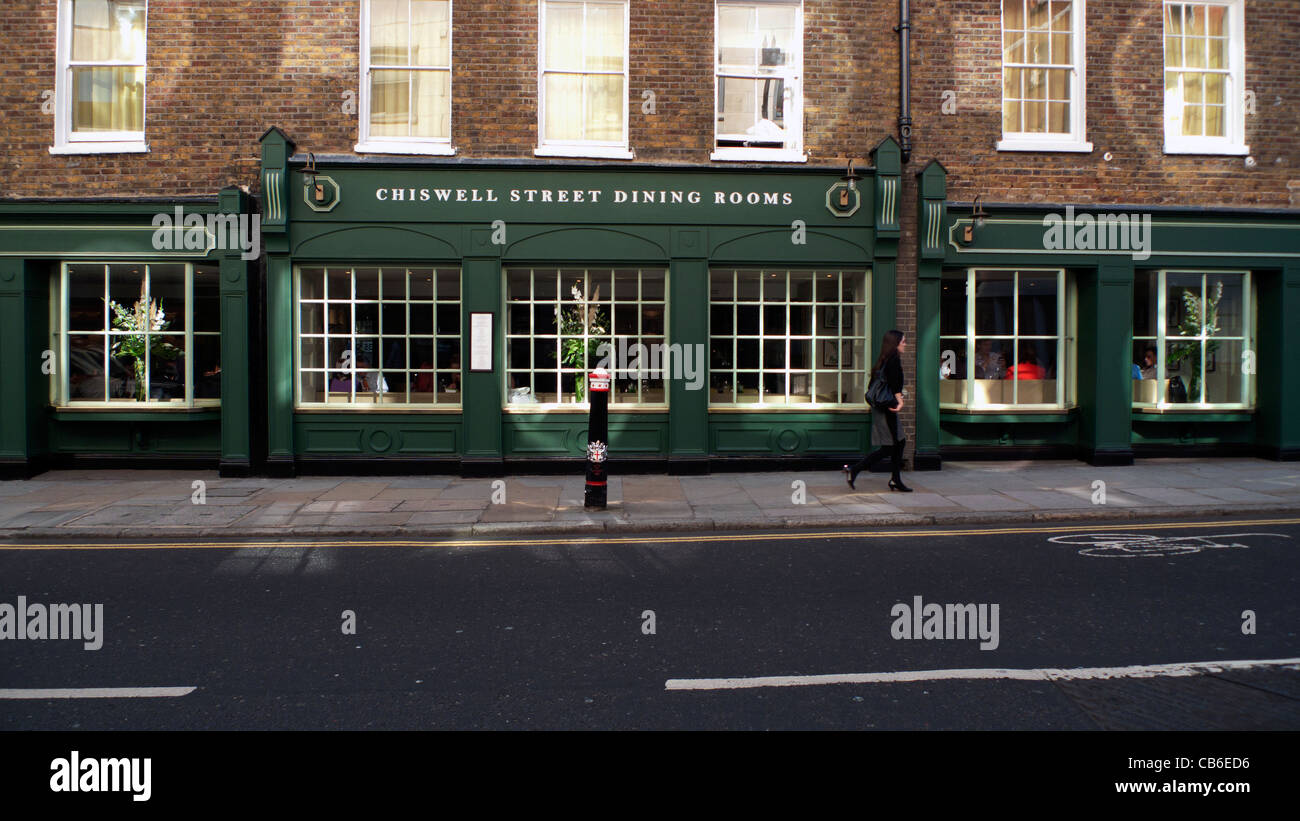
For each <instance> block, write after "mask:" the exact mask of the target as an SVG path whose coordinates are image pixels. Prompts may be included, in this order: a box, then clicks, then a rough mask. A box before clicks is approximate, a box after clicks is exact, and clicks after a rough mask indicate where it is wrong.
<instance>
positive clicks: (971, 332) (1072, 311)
mask: <svg viewBox="0 0 1300 821" xmlns="http://www.w3.org/2000/svg"><path fill="white" fill-rule="evenodd" d="M980 271H1001V272H1009V273H1013V274H1015V277H1014V278H1013V279H1012V282H1013V287H1012V292H1011V293H1012V303H1011V321H1012V325H1011V333H1010V334H977V332H976V328H975V317H976V312H975V297H976V294H975V283H976V276H977V272H980ZM961 273H962V274H963V275H964V276H965V281H966V334H965V336H964V337H958V338H960V339H962V340H963V345H964V350H965V356H966V378H965V379H962V380H959V381H962V382H965V383H966V384H965V385H963V386H962V387H963V388H964V391H963V394H962V399H961V401H960V402H940V403H939V408H940V410H958V411H962V412H968V413H1020V412H1022V411H1064V410H1068V409H1070V408H1072V407H1074V406H1075V389H1074V388H1075V383H1076V380H1077V374H1078V368H1077V367H1076V366H1077V361H1076V360H1077V357H1076V335H1077V332H1078V325H1077V316H1076V311H1077V305H1078V298H1077V291H1076V288H1077V285H1076V282H1075V278H1074V277H1072V276H1070V275H1068V274H1067V273H1066V270H1065V269H1064V268H999V267H996V266H991V265H983V266H978V267H975V268H967V269H965V270H964V271H961ZM1021 274H1030V275H1043V274H1055V275H1056V362H1057V366H1056V378H1055V380H1054V381H1055V382H1056V401H1054V402H1042V403H1033V404H1027V403H1017V402H1015V401H1012V402H1010V403H989V404H984V405H980V404H976V403H975V382H976V381H977V380H976V378H975V348H976V338H977V337H978V338H979V339H990V338H992V339H1002V340H1010V341H1011V342H1012V343H1013V345H1014V344H1017V343H1018V342H1019V341H1020V340H1021V339H1042V336H1034V335H1030V334H1021V333H1020V275H1021ZM953 339H954V336H953V335H949V334H942V335H941V337H940V341H939V348H940V351H943V350H944V349H945V348H947V346H948V345H950V344H951V343H952V340H953ZM1014 364H1015V363H1014V362H1013V363H1011V365H1014ZM1009 367H1010V366H1009ZM978 381H990V380H978ZM991 381H1006V382H1010V383H1011V384H1012V385H1013V388H1012V391H1013V393H1012V396H1013V399H1014V398H1018V397H1019V395H1020V382H1021V381H1022V380H1020V379H1019V378H1016V379H1006V380H991ZM1023 381H1030V380H1023Z"/></svg>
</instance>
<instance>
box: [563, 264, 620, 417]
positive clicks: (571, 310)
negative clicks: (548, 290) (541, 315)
mask: <svg viewBox="0 0 1300 821" xmlns="http://www.w3.org/2000/svg"><path fill="white" fill-rule="evenodd" d="M570 293H571V294H572V295H573V299H574V301H575V302H577V304H576V305H571V306H569V307H567V308H565V309H564V310H562V311H558V312H559V315H560V361H561V362H562V363H564V364H565V365H567V366H569V367H570V368H574V369H576V370H577V371H578V373H577V375H576V379H575V392H576V395H577V401H579V402H581V401H583V397H584V396H585V395H586V393H587V362H588V361H589V360H590V359H592V358H594V357H595V356H596V351H597V349H598V348H599V347H600V343H601V337H603V336H605V334H607V333H609V319H608V318H607V317H606V316H605V310H604V309H603V308H601V307H600V306H599V305H594V304H591V303H594V302H597V301H598V300H599V299H600V286H596V290H595V292H593V293H592V296H591V300H590V301H588V300H587V298H586V297H585V296H583V294H582V291H581V289H579V288H578V286H577V285H574V286H573V288H572V289H571V290H570ZM557 310H558V309H557Z"/></svg>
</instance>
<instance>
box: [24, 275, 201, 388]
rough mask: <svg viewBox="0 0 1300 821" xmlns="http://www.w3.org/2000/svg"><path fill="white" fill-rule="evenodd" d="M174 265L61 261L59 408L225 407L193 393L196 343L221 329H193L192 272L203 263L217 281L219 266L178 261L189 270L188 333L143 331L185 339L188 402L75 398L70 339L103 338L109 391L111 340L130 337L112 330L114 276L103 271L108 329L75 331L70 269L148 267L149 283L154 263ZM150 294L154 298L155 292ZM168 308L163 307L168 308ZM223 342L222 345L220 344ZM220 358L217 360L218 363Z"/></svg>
mask: <svg viewBox="0 0 1300 821" xmlns="http://www.w3.org/2000/svg"><path fill="white" fill-rule="evenodd" d="M176 264H178V263H175V262H165V263H164V262H157V261H155V262H134V261H131V260H126V261H121V260H106V261H99V260H78V261H76V262H63V263H60V265H59V271H58V274H57V277H58V279H57V280H54V283H55V284H56V285H57V286H58V291H57V302H56V304H55V306H54V310H55V311H56V313H55V319H56V320H57V325H55V326H54V333H55V335H56V340H57V350H58V352H59V363H58V364H59V368H60V369H61V371H60V373H62V376H61V377H59V378H58V379H56V380H53V384H52V385H51V397H50V398H51V401H52V404H54V405H55V406H56V407H58V408H60V409H64V410H115V411H130V412H133V413H134V412H136V411H148V412H165V411H169V410H181V409H193V408H219V407H221V398H220V397H215V398H214V397H197V396H195V395H194V393H195V389H196V387H197V383H196V380H195V373H194V359H195V356H196V355H197V353H198V347H197V345H196V344H195V338H196V337H201V336H203V337H216V338H218V339H220V337H221V331H220V330H216V331H196V330H195V329H194V317H195V311H194V307H195V306H194V276H195V274H194V269H195V268H197V267H199V266H200V265H204V266H205V267H208V268H212V269H214V273H213V279H214V280H215V279H218V277H219V276H220V274H219V272H218V271H217V270H216V269H217V267H218V266H217V265H215V264H213V263H193V262H186V263H179V264H182V265H183V266H184V268H185V330H183V331H145V332H144V333H145V334H146V335H148V336H173V337H175V336H179V337H184V338H185V353H184V356H185V398H184V399H183V400H181V401H173V400H162V399H153V398H152V397H150V398H146V399H145V400H144V401H143V402H139V401H135V400H133V399H126V398H118V399H109V398H105V399H103V400H94V399H73V398H72V386H71V383H70V380H71V378H72V367H71V364H72V363H71V359H72V337H73V336H93V335H96V334H100V333H102V334H103V337H104V362H105V366H106V367H105V369H104V379H105V387H106V388H107V386H108V384H109V380H110V379H111V371H110V370H109V369H108V367H107V363H108V359H109V356H110V351H111V348H112V343H111V340H112V338H113V337H114V336H127V335H129V332H127V331H116V330H113V320H112V316H111V311H110V309H109V307H108V299H109V296H110V293H109V292H110V289H111V288H112V283H111V281H110V277H111V274H108V272H107V270H106V271H105V277H104V294H103V300H104V331H102V332H100V331H84V330H83V331H73V330H72V329H71V327H70V326H71V324H72V322H71V313H72V308H71V304H72V291H71V288H70V286H69V284H68V268H69V266H72V265H103V266H105V267H106V268H109V267H112V266H117V265H139V266H140V267H142V268H144V270H145V273H144V277H145V281H146V282H148V281H149V277H150V273H149V266H151V265H168V266H172V265H176ZM151 296H152V294H151ZM218 304H220V300H218ZM165 307H166V306H164V309H165ZM220 322H221V318H220V317H217V324H218V328H219V327H220ZM218 344H219V343H218ZM151 350H152V349H151V348H147V349H146V350H145V374H146V375H147V376H151V375H152V362H151V358H152V357H151ZM219 362H220V360H219V359H218V363H219Z"/></svg>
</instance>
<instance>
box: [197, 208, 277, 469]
mask: <svg viewBox="0 0 1300 821" xmlns="http://www.w3.org/2000/svg"><path fill="white" fill-rule="evenodd" d="M217 203H218V210H219V211H220V212H221V213H222V214H235V215H239V214H248V213H249V211H251V210H252V209H251V208H249V207H248V205H249V203H248V200H247V197H246V196H245V194H244V192H242V191H240V190H239V189H238V188H235V187H230V188H225V189H222V191H221V193H220V194H219V195H218V197H217ZM254 216H255V215H254ZM255 250H256V251H258V252H259V253H260V251H261V249H260V248H258V249H255ZM240 256H241V255H240V253H239V250H238V249H234V250H229V251H226V252H225V254H223V255H222V257H221V463H220V472H221V475H222V476H247V475H249V473H250V472H251V471H252V457H251V454H252V448H251V447H250V443H251V432H250V431H251V424H250V423H251V421H252V420H251V417H250V405H249V384H250V378H251V373H250V371H249V361H248V342H249V339H250V337H251V330H252V329H251V328H250V327H249V322H248V318H249V305H248V261H247V260H244V259H241V258H240ZM196 376H197V375H196Z"/></svg>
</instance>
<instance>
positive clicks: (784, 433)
mask: <svg viewBox="0 0 1300 821" xmlns="http://www.w3.org/2000/svg"><path fill="white" fill-rule="evenodd" d="M870 424H871V421H870V414H868V413H866V412H863V413H861V414H857V413H815V412H808V413H784V412H775V413H774V412H770V411H769V412H763V411H755V412H753V413H750V414H734V413H725V414H724V413H718V414H712V415H711V416H710V417H709V441H710V443H711V449H710V451H711V452H712V453H714V454H718V455H740V454H745V455H754V456H789V455H799V454H808V453H828V454H830V453H835V454H841V453H856V452H861V451H862V450H863V449H864V448H865V446H866V443H867V442H868V441H869V431H870Z"/></svg>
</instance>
